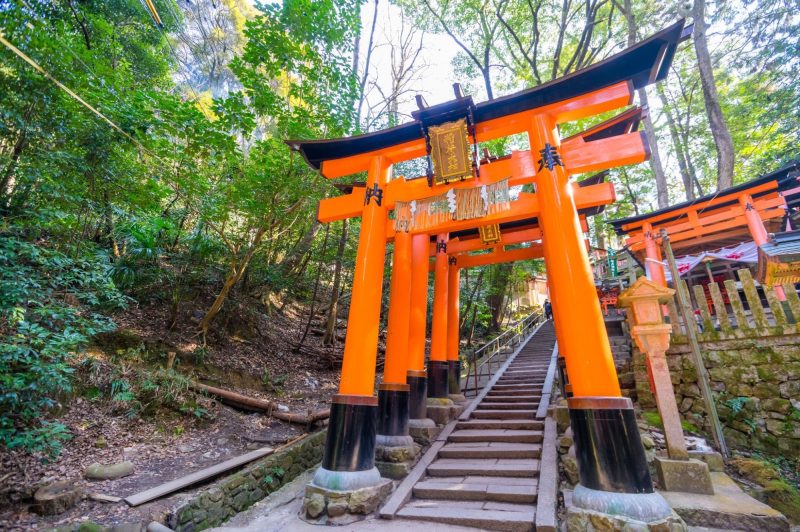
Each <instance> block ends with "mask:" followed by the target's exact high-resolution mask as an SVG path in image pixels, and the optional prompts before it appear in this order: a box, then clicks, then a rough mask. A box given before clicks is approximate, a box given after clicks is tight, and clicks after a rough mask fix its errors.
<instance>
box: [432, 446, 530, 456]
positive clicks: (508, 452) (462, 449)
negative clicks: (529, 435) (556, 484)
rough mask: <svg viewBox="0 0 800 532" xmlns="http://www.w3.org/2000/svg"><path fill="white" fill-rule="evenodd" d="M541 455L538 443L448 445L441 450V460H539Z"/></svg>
mask: <svg viewBox="0 0 800 532" xmlns="http://www.w3.org/2000/svg"><path fill="white" fill-rule="evenodd" d="M541 454H542V446H541V444H538V443H508V442H463V443H448V444H446V445H445V446H444V447H442V448H441V449H440V450H439V457H440V458H539V457H540V456H541Z"/></svg>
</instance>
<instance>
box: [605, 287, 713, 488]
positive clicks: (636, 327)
mask: <svg viewBox="0 0 800 532" xmlns="http://www.w3.org/2000/svg"><path fill="white" fill-rule="evenodd" d="M674 294H675V290H673V289H671V288H666V287H664V286H661V285H659V284H656V283H654V282H653V281H650V280H648V279H647V278H646V277H640V278H639V279H638V280H637V281H636V282H635V283H633V285H631V286H630V287H629V288H628V289H627V290H625V291H624V292H622V293H621V294H620V296H619V300H618V301H619V303H618V304H619V305H620V306H622V307H625V308H627V309H628V317H629V320H630V321H631V328H630V330H631V336H632V337H633V340H634V341H635V342H636V346H637V347H638V348H639V349H640V350H641V351H642V352H643V353H644V354H645V356H646V358H647V370H648V374H649V377H650V387H651V389H652V391H653V395H654V396H655V399H656V405H657V406H658V412H659V414H660V415H661V420H662V422H663V424H664V437H665V438H666V441H667V454H668V455H669V459H664V458H661V457H657V458H656V470H657V472H658V477H659V480H660V483H661V486H662V487H663V488H664V489H666V490H669V491H688V492H693V493H714V488H713V486H712V484H711V476H710V474H709V472H708V466H707V465H706V464H705V463H704V462H701V461H699V460H690V459H689V453H688V452H687V450H686V443H685V441H684V439H683V428H682V427H681V418H680V413H679V412H678V405H677V402H676V401H675V391H674V390H673V388H672V379H671V377H670V373H669V366H668V365H667V358H666V352H667V350H668V349H669V342H670V333H671V332H672V326H671V325H669V324H666V323H664V320H663V318H662V314H661V305H662V304H663V303H666V302H667V301H669V299H670V298H672V296H673V295H674Z"/></svg>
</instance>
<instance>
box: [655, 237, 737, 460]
mask: <svg viewBox="0 0 800 532" xmlns="http://www.w3.org/2000/svg"><path fill="white" fill-rule="evenodd" d="M661 242H662V244H663V246H664V250H665V251H666V253H667V262H668V263H669V269H670V273H671V274H672V279H673V281H676V280H677V279H680V274H679V273H678V264H677V263H676V262H675V255H674V254H673V253H672V246H671V245H670V243H669V235H668V234H667V232H666V230H663V229H662V230H661ZM675 287H676V289H677V290H676V292H677V299H678V307H679V310H680V312H681V314H682V315H683V321H684V323H685V324H686V335H687V336H688V337H689V345H690V346H691V347H692V356H693V358H694V365H695V370H696V373H697V384H698V385H699V386H700V391H701V392H702V394H703V401H704V402H705V406H706V411H707V412H708V417H709V419H710V420H711V433H712V435H713V436H714V441H715V442H716V444H717V447H719V450H720V452H721V453H722V456H723V457H725V459H726V460H727V458H728V446H727V445H726V444H725V435H724V434H722V425H721V424H720V421H719V415H718V414H717V406H716V404H714V396H713V395H712V394H711V385H710V384H709V382H708V371H707V370H706V365H705V362H703V355H702V352H701V351H700V344H699V343H698V341H697V331H696V328H695V327H693V326H692V324H693V322H694V316H693V315H692V309H691V306H690V305H689V302H688V301H687V299H686V294H684V292H683V290H680V289H679V288H678V283H677V282H675Z"/></svg>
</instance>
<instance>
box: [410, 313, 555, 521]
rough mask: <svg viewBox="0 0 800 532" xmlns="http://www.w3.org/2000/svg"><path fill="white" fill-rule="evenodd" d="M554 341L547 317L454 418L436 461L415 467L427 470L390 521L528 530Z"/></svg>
mask: <svg viewBox="0 0 800 532" xmlns="http://www.w3.org/2000/svg"><path fill="white" fill-rule="evenodd" d="M554 344H555V333H554V331H553V326H552V322H547V323H545V324H544V325H543V326H542V327H541V328H540V329H539V331H538V332H537V333H536V334H535V335H534V337H533V338H531V339H530V341H529V342H528V343H527V345H525V346H524V347H523V348H522V349H521V350H520V351H519V353H518V354H517V356H516V357H515V358H514V359H513V360H512V361H511V363H510V364H509V366H508V368H507V369H506V370H505V371H504V372H503V373H502V374H501V375H500V376H499V378H498V379H497V380H496V382H495V383H494V384H491V383H490V387H489V389H488V391H486V392H485V394H484V396H483V398H482V399H481V400H480V401H479V402H478V404H477V407H475V408H474V410H472V412H471V413H470V414H469V419H467V420H463V421H458V422H457V423H456V425H455V428H454V430H453V431H452V432H451V433H450V435H449V436H448V437H447V440H446V442H445V443H444V445H443V446H441V448H440V449H439V451H438V454H437V455H436V457H435V459H434V460H433V461H432V462H430V463H428V464H426V463H424V462H421V463H420V464H419V465H418V467H426V470H425V474H424V475H422V477H421V479H420V480H419V481H418V482H416V484H414V486H413V491H412V497H411V499H410V500H409V501H408V502H407V503H405V504H404V505H403V506H402V507H400V509H399V511H397V513H396V514H395V519H398V520H406V519H414V520H421V521H428V522H430V523H444V524H448V525H461V526H472V527H478V528H480V529H483V530H512V531H517V530H533V529H534V519H535V515H536V504H537V496H538V484H539V471H540V460H539V459H540V457H541V453H542V437H543V429H544V421H543V419H542V418H541V417H540V415H541V413H542V412H537V411H539V410H540V409H539V405H540V400H541V399H542V388H543V386H544V385H545V380H546V376H547V374H548V370H549V368H550V364H551V359H552V354H553V346H554ZM537 413H538V414H539V416H537ZM412 475H413V473H412ZM406 526H407V527H410V526H411V525H410V523H408V522H406ZM427 527H428V525H426V528H427Z"/></svg>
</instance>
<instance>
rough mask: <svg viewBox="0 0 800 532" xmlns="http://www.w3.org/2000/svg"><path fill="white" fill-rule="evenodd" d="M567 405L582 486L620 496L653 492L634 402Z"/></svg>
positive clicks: (595, 400) (584, 400)
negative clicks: (622, 494) (615, 493)
mask: <svg viewBox="0 0 800 532" xmlns="http://www.w3.org/2000/svg"><path fill="white" fill-rule="evenodd" d="M567 405H568V406H569V416H570V424H571V425H572V434H573V440H574V442H575V454H576V458H577V461H578V472H579V474H580V479H581V485H583V486H585V487H587V488H590V489H594V490H601V491H611V492H617V493H653V481H652V479H651V478H650V471H649V470H648V468H647V459H646V457H645V454H644V446H643V445H642V441H641V439H640V437H639V427H638V426H637V425H636V416H635V415H634V412H633V404H632V403H631V400H630V399H628V398H626V397H572V398H570V399H568V401H567Z"/></svg>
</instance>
